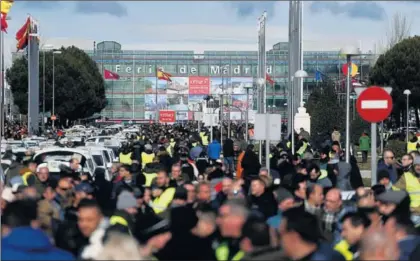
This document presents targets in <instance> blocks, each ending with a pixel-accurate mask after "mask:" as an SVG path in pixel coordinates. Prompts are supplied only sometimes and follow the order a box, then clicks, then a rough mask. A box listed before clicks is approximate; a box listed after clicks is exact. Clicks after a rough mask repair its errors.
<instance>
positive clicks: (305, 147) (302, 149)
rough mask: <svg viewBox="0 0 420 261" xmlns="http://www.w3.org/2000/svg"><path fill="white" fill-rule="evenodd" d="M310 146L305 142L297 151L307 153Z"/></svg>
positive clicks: (300, 153)
mask: <svg viewBox="0 0 420 261" xmlns="http://www.w3.org/2000/svg"><path fill="white" fill-rule="evenodd" d="M307 148H308V143H307V142H303V145H302V146H300V148H299V150H298V151H297V154H299V155H301V156H302V155H303V153H305V151H306V149H307Z"/></svg>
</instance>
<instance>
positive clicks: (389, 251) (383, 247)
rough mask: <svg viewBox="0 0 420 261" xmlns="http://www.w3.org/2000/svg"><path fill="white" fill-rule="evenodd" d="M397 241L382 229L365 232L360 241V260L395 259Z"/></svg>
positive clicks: (396, 257)
mask: <svg viewBox="0 0 420 261" xmlns="http://www.w3.org/2000/svg"><path fill="white" fill-rule="evenodd" d="M398 257H399V249H398V245H397V242H396V241H395V240H394V239H393V238H392V237H391V236H389V235H388V234H387V233H385V231H383V230H375V231H370V232H369V233H366V234H365V235H364V236H363V238H362V241H361V243H360V260H397V259H398Z"/></svg>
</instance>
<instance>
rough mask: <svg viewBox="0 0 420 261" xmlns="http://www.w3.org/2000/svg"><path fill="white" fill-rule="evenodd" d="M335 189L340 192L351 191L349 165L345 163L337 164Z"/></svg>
mask: <svg viewBox="0 0 420 261" xmlns="http://www.w3.org/2000/svg"><path fill="white" fill-rule="evenodd" d="M337 170H338V175H337V188H339V189H340V190H342V191H348V190H353V188H352V186H351V183H350V174H351V165H350V164H349V163H346V162H339V163H337Z"/></svg>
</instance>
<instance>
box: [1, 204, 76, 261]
mask: <svg viewBox="0 0 420 261" xmlns="http://www.w3.org/2000/svg"><path fill="white" fill-rule="evenodd" d="M36 218H37V206H36V202H35V201H31V200H25V201H20V200H19V201H15V202H12V203H10V204H8V205H7V207H6V209H5V210H4V213H3V216H2V225H3V230H5V232H6V235H3V236H4V237H3V238H2V240H1V246H2V248H1V260H74V257H73V256H72V255H71V254H70V253H69V252H66V251H64V250H61V249H58V248H56V247H54V246H53V245H52V244H51V242H50V239H49V238H48V236H47V235H46V234H45V233H44V232H43V231H42V230H40V229H38V228H37V227H38V222H37V220H36Z"/></svg>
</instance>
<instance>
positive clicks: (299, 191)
mask: <svg viewBox="0 0 420 261" xmlns="http://www.w3.org/2000/svg"><path fill="white" fill-rule="evenodd" d="M306 181H307V176H304V175H302V174H299V173H298V174H296V175H295V176H294V177H293V180H292V190H293V193H294V195H295V196H297V197H299V198H301V199H306V187H307V184H306Z"/></svg>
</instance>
